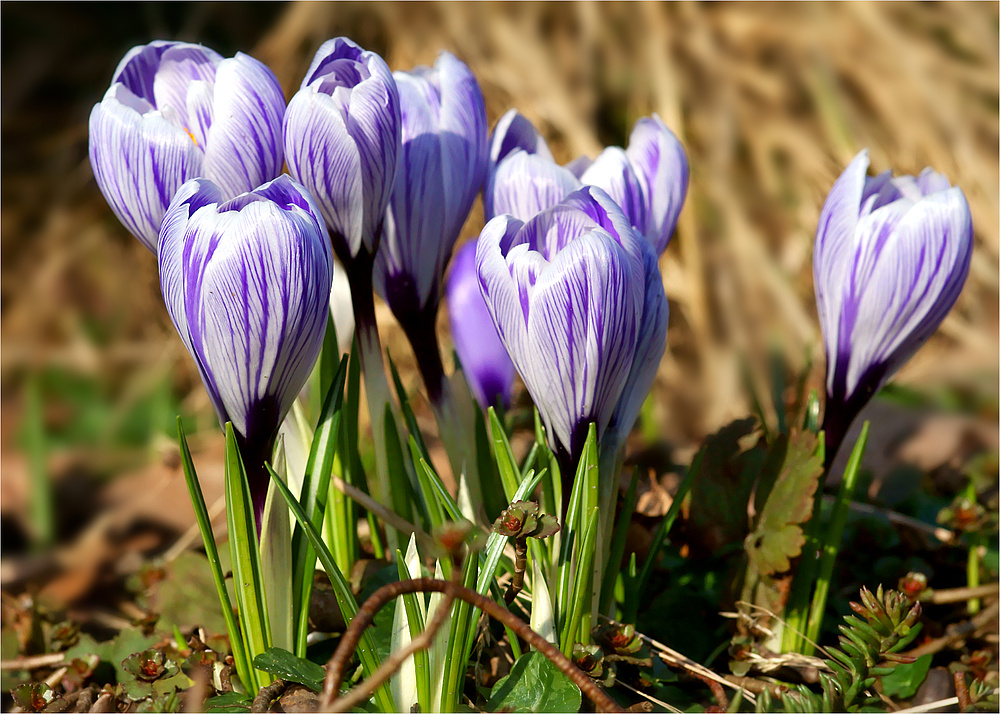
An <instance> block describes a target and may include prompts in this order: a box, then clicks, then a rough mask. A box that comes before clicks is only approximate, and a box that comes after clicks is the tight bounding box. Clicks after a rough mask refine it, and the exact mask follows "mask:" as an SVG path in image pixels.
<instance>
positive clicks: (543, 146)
mask: <svg viewBox="0 0 1000 714" xmlns="http://www.w3.org/2000/svg"><path fill="white" fill-rule="evenodd" d="M515 151H523V152H524V153H526V154H530V155H537V156H538V157H539V158H540V159H543V160H545V161H549V162H554V161H555V160H554V159H553V158H552V152H551V151H549V145H548V144H547V143H546V142H545V139H543V138H542V135H541V134H539V133H538V130H537V129H535V127H534V125H533V124H532V123H531V122H530V121H528V119H527V118H526V117H525V116H524V115H522V114H521V113H520V112H518V111H517V110H516V109H511V110H509V111H508V112H507V113H506V114H504V115H503V116H502V117H500V121H498V122H497V125H496V126H495V127H493V134H492V135H491V136H490V154H489V160H488V163H487V167H486V185H485V186H484V187H483V211H484V213H485V214H486V220H487V221H488V220H490V219H491V218H493V217H494V216H496V215H502V214H503V213H506V211H500V212H499V214H498V213H497V212H496V211H495V210H494V208H493V183H494V179H495V177H496V171H497V167H498V166H499V165H500V162H501V161H503V160H504V159H505V158H507V157H508V156H510V155H511V154H513V153H514V152H515Z"/></svg>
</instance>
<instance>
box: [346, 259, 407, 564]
mask: <svg viewBox="0 0 1000 714" xmlns="http://www.w3.org/2000/svg"><path fill="white" fill-rule="evenodd" d="M348 278H349V280H350V283H351V299H352V300H353V304H354V322H355V330H356V335H357V339H358V358H359V361H360V363H361V372H362V374H363V375H364V379H365V395H366V397H367V399H368V416H369V421H370V422H371V427H372V441H373V442H374V449H375V477H376V483H375V484H373V485H374V486H375V488H374V489H371V490H372V491H374V493H373V494H372V495H373V496H374V497H375V500H377V501H378V502H379V503H381V504H382V505H384V506H386V507H388V508H391V507H392V501H391V500H390V497H389V495H390V493H391V491H390V488H389V459H388V454H387V452H386V443H385V410H386V406H390V408H391V405H392V402H391V397H390V392H389V382H388V381H387V380H386V378H385V363H384V362H383V360H382V342H381V340H380V339H379V335H378V324H377V323H376V321H375V298H374V294H373V292H372V274H371V265H370V264H364V265H362V264H359V265H355V266H353V268H352V270H351V271H350V272H349V274H348ZM387 536H388V539H389V544H388V545H389V552H392V553H394V552H395V551H396V548H397V547H398V545H399V544H398V543H397V542H395V540H396V534H395V533H394V532H392V529H389V530H388V532H387Z"/></svg>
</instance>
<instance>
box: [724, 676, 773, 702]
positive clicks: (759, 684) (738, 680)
mask: <svg viewBox="0 0 1000 714" xmlns="http://www.w3.org/2000/svg"><path fill="white" fill-rule="evenodd" d="M726 681H727V682H729V683H731V684H733V685H734V686H736V687H738V688H739V689H742V690H743V691H744V692H746V691H750V692H753V693H754V694H761V693H762V692H765V691H767V692H769V693H770V694H771V696H772V697H774V698H775V699H777V698H779V697H781V696H782V695H784V693H785V692H787V691H788V687H786V686H785V685H783V684H778V683H777V682H765V681H764V680H763V679H755V678H754V677H739V676H737V675H735V674H727V675H726Z"/></svg>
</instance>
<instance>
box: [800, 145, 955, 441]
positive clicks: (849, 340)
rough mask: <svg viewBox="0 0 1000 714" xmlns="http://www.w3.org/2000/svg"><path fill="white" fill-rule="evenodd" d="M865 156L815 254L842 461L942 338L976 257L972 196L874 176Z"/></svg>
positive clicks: (832, 431)
mask: <svg viewBox="0 0 1000 714" xmlns="http://www.w3.org/2000/svg"><path fill="white" fill-rule="evenodd" d="M868 163H869V162H868V152H867V151H862V152H861V153H860V154H858V155H857V156H856V157H855V158H854V160H853V161H852V162H851V163H850V165H849V166H848V167H847V169H845V170H844V173H842V174H841V175H840V178H839V179H837V182H836V183H835V184H834V186H833V188H832V189H831V190H830V195H829V196H828V197H827V199H826V203H825V204H824V206H823V211H822V213H821V214H820V219H819V227H818V228H817V230H816V245H815V248H814V251H813V280H814V283H815V288H816V305H817V309H818V312H819V321H820V326H821V328H822V330H823V340H824V343H825V346H826V392H827V405H826V415H825V421H824V429H825V430H826V437H827V454H828V456H829V457H830V458H832V457H833V455H834V454H833V453H831V452H835V451H836V448H837V446H839V444H840V441H841V440H842V439H843V436H844V434H845V432H846V430H847V428H848V426H850V423H851V422H852V421H853V420H854V417H856V416H857V414H858V412H859V411H861V409H862V407H864V405H865V404H867V403H868V401H869V400H870V399H871V397H872V395H874V394H875V392H877V391H878V390H879V388H880V387H881V386H882V385H883V384H885V382H886V381H887V380H888V379H889V378H890V377H891V376H892V375H893V374H894V373H895V372H896V371H897V370H898V369H899V368H900V367H901V366H902V365H903V364H904V363H905V362H906V360H908V359H909V358H910V356H911V355H913V353H914V352H916V351H917V349H918V348H919V347H920V346H921V345H922V344H923V343H924V342H925V341H926V340H927V338H928V337H930V336H931V334H932V333H933V332H934V331H935V330H936V329H937V327H938V325H940V324H941V321H942V320H944V318H945V315H947V314H948V311H949V310H950V309H951V306H952V305H954V304H955V300H956V299H958V295H959V293H960V292H961V291H962V286H963V285H964V284H965V278H966V275H968V272H969V262H970V260H971V258H972V243H973V241H972V218H971V216H970V214H969V205H968V203H967V202H966V200H965V195H964V194H963V193H962V191H961V189H959V188H957V187H956V188H952V187H951V185H950V184H949V183H948V180H947V179H946V178H945V177H944V176H942V175H941V174H937V173H935V172H933V171H932V170H930V169H924V171H923V173H921V174H920V175H919V176H917V177H913V176H899V177H896V178H893V177H892V174H891V172H889V171H887V172H885V173H882V174H880V175H878V176H875V177H869V176H867V175H866V174H867V170H868Z"/></svg>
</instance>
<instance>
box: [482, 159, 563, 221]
mask: <svg viewBox="0 0 1000 714" xmlns="http://www.w3.org/2000/svg"><path fill="white" fill-rule="evenodd" d="M579 187H580V182H579V180H578V179H577V178H576V177H574V176H573V175H572V174H571V173H570V172H569V171H567V170H566V169H564V168H563V167H561V166H559V165H558V164H556V163H555V162H554V161H552V160H550V159H547V158H544V157H542V156H538V155H534V154H528V153H525V152H524V151H521V150H520V149H517V150H515V151H514V152H513V153H512V154H510V155H509V156H507V158H505V159H504V160H503V161H501V162H500V165H499V166H498V167H497V171H496V174H495V176H494V181H493V196H492V201H491V204H492V206H493V210H495V211H496V212H497V215H503V214H508V215H511V216H514V217H515V218H518V219H520V220H522V221H527V220H530V219H531V218H533V217H534V216H535V215H536V214H538V213H541V212H542V211H544V210H545V209H547V208H551V207H553V206H555V205H556V204H557V203H559V202H560V201H562V200H563V199H564V198H566V196H568V195H569V194H571V193H572V192H573V191H575V190H576V189H578V188H579ZM492 217H493V216H492V215H489V214H487V216H486V218H487V220H488V219H490V218H492Z"/></svg>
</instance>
